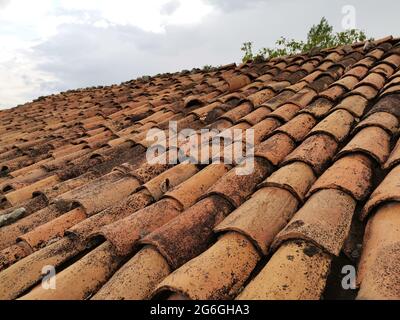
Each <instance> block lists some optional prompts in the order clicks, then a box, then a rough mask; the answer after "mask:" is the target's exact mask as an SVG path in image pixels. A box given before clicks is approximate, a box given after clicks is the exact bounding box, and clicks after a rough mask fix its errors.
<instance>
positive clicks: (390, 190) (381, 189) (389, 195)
mask: <svg viewBox="0 0 400 320" xmlns="http://www.w3.org/2000/svg"><path fill="white" fill-rule="evenodd" d="M399 174H400V166H397V167H395V168H394V169H393V170H392V171H391V172H390V173H389V174H388V175H387V176H386V178H385V179H384V180H383V182H382V183H381V184H380V185H379V186H378V187H377V188H376V189H375V191H374V192H373V193H372V195H371V197H370V198H369V200H368V202H367V203H366V204H365V207H364V209H363V210H362V212H361V218H362V219H365V218H366V217H367V216H368V215H370V214H371V213H372V212H373V210H374V209H376V208H377V207H378V206H379V205H380V204H383V203H385V202H389V201H399V200H400V184H399Z"/></svg>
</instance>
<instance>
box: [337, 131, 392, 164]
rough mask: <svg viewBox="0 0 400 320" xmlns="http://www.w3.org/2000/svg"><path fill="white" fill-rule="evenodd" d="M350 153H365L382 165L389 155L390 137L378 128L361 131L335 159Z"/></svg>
mask: <svg viewBox="0 0 400 320" xmlns="http://www.w3.org/2000/svg"><path fill="white" fill-rule="evenodd" d="M352 153H365V154H366V155H368V156H370V157H372V158H373V159H375V160H376V161H377V163H379V164H380V165H383V164H384V163H385V161H386V160H387V158H388V157H389V154H390V135H389V134H388V133H387V132H386V131H385V130H383V129H381V128H379V127H367V128H365V129H362V130H361V131H360V132H359V133H357V134H356V136H355V137H354V138H353V139H352V140H351V141H350V142H349V143H348V144H347V145H346V146H345V147H344V148H343V149H342V150H341V151H340V152H339V153H338V154H337V155H336V157H342V156H343V155H346V154H352Z"/></svg>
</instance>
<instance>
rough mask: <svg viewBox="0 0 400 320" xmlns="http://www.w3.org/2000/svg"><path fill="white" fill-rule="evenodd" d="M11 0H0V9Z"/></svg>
mask: <svg viewBox="0 0 400 320" xmlns="http://www.w3.org/2000/svg"><path fill="white" fill-rule="evenodd" d="M10 2H11V0H0V9H3V8H5V7H7V6H8V5H9V4H10Z"/></svg>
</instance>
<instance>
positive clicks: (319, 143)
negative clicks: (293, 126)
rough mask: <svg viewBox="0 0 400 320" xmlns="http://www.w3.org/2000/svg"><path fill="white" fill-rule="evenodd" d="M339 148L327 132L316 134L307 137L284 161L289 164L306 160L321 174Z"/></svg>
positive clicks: (305, 161)
mask: <svg viewBox="0 0 400 320" xmlns="http://www.w3.org/2000/svg"><path fill="white" fill-rule="evenodd" d="M336 150H337V143H336V142H335V140H333V139H332V138H331V137H330V136H328V135H326V134H320V133H318V134H315V135H312V136H311V137H309V138H307V139H306V140H305V141H304V142H303V143H302V144H301V145H300V146H299V147H298V148H297V149H296V150H294V151H293V152H292V153H290V154H289V155H288V156H287V157H286V158H285V159H284V161H283V164H288V163H292V162H296V161H300V162H304V163H306V164H308V165H310V166H311V168H312V169H313V170H314V172H316V173H317V174H320V173H321V172H322V170H323V169H324V168H325V166H326V165H327V164H328V162H329V161H330V160H331V159H332V158H333V156H334V155H335V152H336Z"/></svg>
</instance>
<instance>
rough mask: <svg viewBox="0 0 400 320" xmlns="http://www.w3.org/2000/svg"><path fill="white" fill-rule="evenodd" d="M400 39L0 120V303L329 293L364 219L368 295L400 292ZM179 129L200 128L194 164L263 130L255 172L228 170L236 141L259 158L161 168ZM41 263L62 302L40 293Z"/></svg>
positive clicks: (147, 86)
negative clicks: (238, 148) (153, 137)
mask: <svg viewBox="0 0 400 320" xmlns="http://www.w3.org/2000/svg"><path fill="white" fill-rule="evenodd" d="M397 42H398V39H393V38H392V37H388V38H386V39H381V40H377V41H374V42H372V43H371V47H372V49H371V50H370V48H369V47H368V46H365V43H359V44H354V45H349V46H344V47H340V48H329V49H324V50H321V51H320V52H318V54H316V53H309V54H301V55H297V56H288V57H283V58H275V59H271V60H270V61H268V62H249V63H246V64H241V65H240V66H236V65H235V64H231V65H227V66H224V67H221V68H218V69H216V70H215V71H212V72H205V71H200V70H197V69H195V70H193V71H191V72H181V73H175V74H166V75H159V76H155V77H149V78H143V79H139V80H132V81H129V82H125V83H122V84H120V85H113V86H109V87H101V88H88V89H80V90H72V91H69V92H66V93H63V94H59V95H53V96H50V97H44V98H43V99H40V100H38V101H36V102H32V103H27V104H24V105H21V106H19V107H17V108H15V109H10V110H3V111H0V114H1V118H0V225H1V226H0V283H1V285H0V299H16V298H18V297H20V298H22V299H44V298H48V299H88V298H91V297H92V296H93V299H99V300H100V299H149V298H151V297H155V298H161V299H171V300H180V299H188V298H190V299H234V298H239V299H257V298H258V299H319V298H321V297H322V294H323V290H324V288H325V287H326V286H327V292H331V291H334V290H332V289H334V288H333V284H332V283H331V281H327V277H328V276H329V277H337V276H338V274H337V270H336V268H332V270H330V268H329V267H330V265H331V263H332V261H336V258H335V256H338V255H340V254H341V252H344V253H345V254H346V255H352V253H354V252H355V251H359V250H360V248H359V243H360V241H361V238H362V233H363V229H364V225H365V224H364V223H363V222H361V221H359V222H358V221H357V220H356V218H361V219H364V220H367V219H368V222H367V223H368V228H367V232H366V235H365V239H364V250H363V254H362V258H361V264H360V266H359V282H360V292H359V296H358V298H359V299H369V298H373V299H374V298H399V291H398V290H399V289H398V286H397V283H396V281H395V279H396V276H397V274H398V270H397V269H398V268H397V264H396V261H397V260H398V257H397V254H396V253H397V251H398V248H397V246H398V244H399V241H400V239H399V235H398V226H397V225H396V223H397V222H396V221H397V220H396V219H397V218H396V215H395V213H396V212H397V211H398V210H399V209H398V206H397V205H398V202H400V191H399V190H398V176H399V175H400V173H399V172H398V165H399V163H400V156H399V152H398V151H399V145H400V143H399V142H398V143H397V145H396V146H395V145H394V142H395V140H396V139H398V137H397V135H398V131H399V118H400V111H399V110H400V109H399V108H398V104H399V102H400V82H399V81H400V80H399V79H400V78H399V77H400V73H399V71H398V69H399V67H400V50H399V47H398V45H397ZM170 121H177V123H178V129H179V130H183V129H187V128H190V129H193V130H195V131H196V134H194V135H193V136H191V137H187V138H186V139H182V140H180V141H179V144H178V146H179V147H180V148H182V150H183V151H184V153H185V154H186V155H190V153H189V151H190V149H189V147H191V146H192V145H193V141H194V140H196V141H198V142H201V143H202V144H203V145H207V144H209V143H211V142H212V141H218V139H219V140H220V138H221V137H223V136H225V135H227V134H228V133H229V130H233V129H238V130H242V133H244V130H248V129H254V138H255V139H254V151H255V156H254V159H253V158H252V156H251V155H250V156H249V157H248V158H246V159H245V160H246V161H248V160H251V159H253V160H254V170H253V171H252V172H251V173H250V174H248V175H243V176H242V175H238V174H237V172H236V170H237V169H239V168H240V167H242V169H243V168H244V166H245V164H246V161H244V162H243V159H241V160H237V159H231V158H232V154H231V153H232V151H233V146H234V142H235V143H237V142H244V143H246V144H247V145H246V146H247V147H251V148H252V147H253V143H252V141H247V138H245V137H244V136H243V135H242V137H240V138H235V140H233V139H232V138H231V139H230V140H229V141H228V143H227V144H226V145H222V144H220V146H221V147H220V148H219V149H218V150H210V152H209V153H208V154H205V155H201V154H200V153H199V154H196V155H193V159H191V160H196V158H200V156H203V157H204V158H206V160H207V159H214V160H215V159H225V160H227V159H231V160H234V161H232V164H229V165H224V164H211V165H194V164H189V162H183V163H179V162H178V161H176V162H173V163H171V164H168V165H167V164H163V165H161V164H149V163H148V162H147V160H146V152H147V148H148V147H150V146H151V145H152V144H153V141H150V140H147V139H146V137H147V133H148V131H149V130H150V129H152V128H158V129H160V130H162V131H164V133H165V134H166V138H165V139H166V140H165V141H158V143H159V144H160V145H161V144H162V143H163V142H168V139H169V138H175V137H177V135H176V133H170V132H169V124H170ZM202 129H218V130H219V133H217V132H215V131H212V132H209V133H208V134H205V135H204V136H201V135H200V133H201V131H200V130H202ZM220 142H221V141H220ZM225 142H226V141H225ZM174 148H176V147H174V146H173V145H171V144H170V143H167V149H166V150H165V152H166V153H165V155H167V156H168V158H169V160H174V159H172V158H173V156H172V153H169V152H168V151H169V150H171V151H174V150H175V149H174ZM210 149H211V148H210ZM242 151H245V150H244V148H243V150H242ZM161 153H162V151H161ZM202 160H204V159H202ZM242 162H243V163H242ZM329 166H330V167H329ZM328 167H329V168H328ZM326 168H328V169H327V170H326ZM382 169H383V170H382ZM380 181H382V182H381V183H380V184H379V182H380ZM378 184H379V185H378ZM373 190H375V191H373ZM371 191H373V193H372V195H371V196H370V197H369V195H370V192H371ZM363 206H364V207H363ZM356 208H357V209H356ZM358 208H361V209H362V211H361V212H360V215H358V214H357V215H354V213H355V212H357V213H359V210H358ZM217 237H219V238H217ZM396 250H397V251H396ZM350 258H351V259H352V260H355V258H354V257H353V256H352V257H350ZM396 259H397V260H396ZM265 263H266V265H265ZM335 264H336V262H335ZM45 265H54V266H55V267H56V268H57V275H58V277H57V288H58V289H57V290H56V291H53V290H48V291H46V290H43V289H42V288H41V287H40V286H38V287H34V286H35V285H37V284H38V283H39V282H40V279H41V277H42V268H43V266H45ZM263 265H264V267H263V268H261V266H263ZM334 266H335V265H334ZM382 268H383V270H385V272H384V273H382V272H381V271H380V270H381V269H382ZM243 287H244V290H243ZM241 291H243V292H242V293H241ZM22 295H23V296H22ZM238 295H239V296H238Z"/></svg>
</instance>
